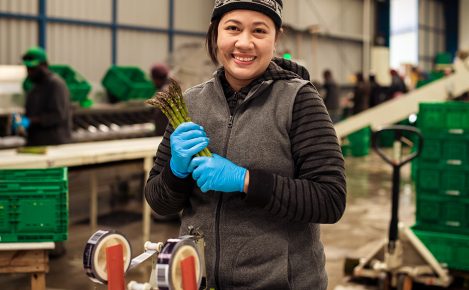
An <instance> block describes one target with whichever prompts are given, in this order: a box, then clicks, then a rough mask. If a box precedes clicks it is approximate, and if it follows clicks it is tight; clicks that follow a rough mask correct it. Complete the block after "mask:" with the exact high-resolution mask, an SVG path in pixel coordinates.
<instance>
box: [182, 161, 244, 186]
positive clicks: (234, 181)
mask: <svg viewBox="0 0 469 290" xmlns="http://www.w3.org/2000/svg"><path fill="white" fill-rule="evenodd" d="M189 171H192V178H194V180H195V181H197V185H198V186H199V188H200V189H201V190H202V191H203V192H207V191H209V190H216V191H223V192H236V191H239V192H243V189H244V178H245V176H246V172H247V169H246V168H243V167H241V166H238V165H236V164H234V163H233V162H231V161H230V160H228V159H226V158H223V157H221V156H220V155H217V154H213V156H212V157H194V159H192V161H191V164H190V167H189Z"/></svg>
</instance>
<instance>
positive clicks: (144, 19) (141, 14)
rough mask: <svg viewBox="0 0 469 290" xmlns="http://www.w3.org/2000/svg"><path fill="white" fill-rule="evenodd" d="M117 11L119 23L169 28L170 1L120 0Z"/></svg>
mask: <svg viewBox="0 0 469 290" xmlns="http://www.w3.org/2000/svg"><path fill="white" fill-rule="evenodd" d="M197 2H198V1H197ZM117 13H118V14H117V19H118V21H119V23H124V24H132V25H140V26H149V27H156V28H168V18H169V1H168V0H138V1H135V0H118V9H117Z"/></svg>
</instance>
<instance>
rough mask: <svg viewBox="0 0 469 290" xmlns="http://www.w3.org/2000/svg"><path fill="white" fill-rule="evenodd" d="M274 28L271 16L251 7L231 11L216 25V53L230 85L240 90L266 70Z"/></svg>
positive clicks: (271, 54)
mask: <svg viewBox="0 0 469 290" xmlns="http://www.w3.org/2000/svg"><path fill="white" fill-rule="evenodd" d="M276 35H277V34H276V30H275V25H274V22H273V21H272V19H270V17H268V16H267V15H265V14H263V13H260V12H256V11H252V10H233V11H230V12H228V13H226V14H224V15H223V17H222V18H221V20H220V24H219V25H218V38H217V49H218V51H217V56H218V61H219V62H220V64H221V65H222V66H223V67H224V68H225V74H226V79H227V80H228V82H229V84H230V85H231V87H232V88H233V89H235V90H239V89H241V88H242V87H244V86H246V85H248V84H249V83H250V82H251V81H253V80H254V79H255V78H257V77H258V76H260V75H261V74H262V73H264V71H265V70H266V69H267V67H268V65H269V63H270V61H271V59H272V57H273V55H274V47H275V41H276Z"/></svg>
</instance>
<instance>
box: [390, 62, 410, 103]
mask: <svg viewBox="0 0 469 290" xmlns="http://www.w3.org/2000/svg"><path fill="white" fill-rule="evenodd" d="M389 73H390V74H391V85H390V86H389V89H388V94H387V97H386V100H391V99H394V98H395V97H397V96H399V95H401V94H405V93H407V86H406V85H405V82H404V80H403V79H402V77H401V76H400V75H399V73H398V72H397V71H396V70H394V69H392V70H390V72H389Z"/></svg>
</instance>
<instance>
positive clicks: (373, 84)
mask: <svg viewBox="0 0 469 290" xmlns="http://www.w3.org/2000/svg"><path fill="white" fill-rule="evenodd" d="M368 83H369V85H370V99H369V107H370V108H373V107H374V106H377V105H379V104H381V103H382V102H384V100H385V98H386V96H385V95H384V92H383V87H382V86H381V85H380V84H379V83H378V81H377V80H376V76H375V75H374V74H370V76H369V77H368Z"/></svg>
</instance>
